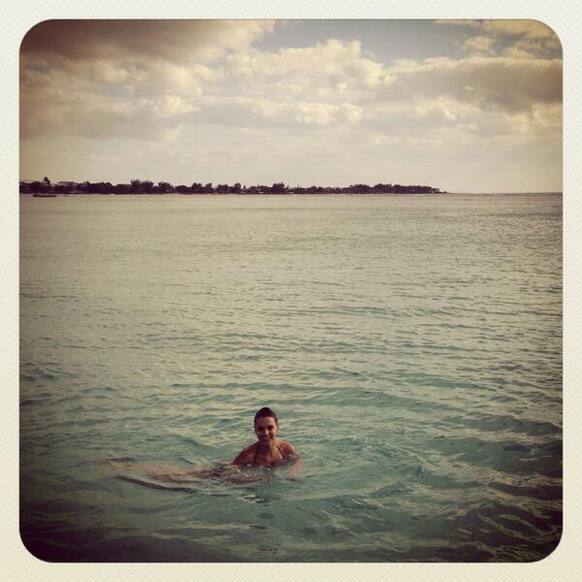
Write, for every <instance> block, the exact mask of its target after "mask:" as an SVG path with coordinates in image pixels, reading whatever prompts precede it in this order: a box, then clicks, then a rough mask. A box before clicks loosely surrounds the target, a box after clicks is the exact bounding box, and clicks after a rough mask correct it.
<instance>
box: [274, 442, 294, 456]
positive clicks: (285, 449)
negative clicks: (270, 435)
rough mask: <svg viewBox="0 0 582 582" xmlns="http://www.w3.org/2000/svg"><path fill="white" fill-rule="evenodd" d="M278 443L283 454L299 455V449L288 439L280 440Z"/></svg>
mask: <svg viewBox="0 0 582 582" xmlns="http://www.w3.org/2000/svg"><path fill="white" fill-rule="evenodd" d="M277 444H278V445H279V449H280V451H281V454H282V455H283V456H284V457H297V456H298V454H297V451H296V450H295V447H294V446H293V445H292V444H291V443H288V442H287V441H281V440H280V441H278V442H277Z"/></svg>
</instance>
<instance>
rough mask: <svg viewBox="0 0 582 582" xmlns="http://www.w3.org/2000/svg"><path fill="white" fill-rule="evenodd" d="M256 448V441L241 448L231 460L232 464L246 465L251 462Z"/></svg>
mask: <svg viewBox="0 0 582 582" xmlns="http://www.w3.org/2000/svg"><path fill="white" fill-rule="evenodd" d="M256 450H257V443H253V444H252V445H249V446H248V447H246V448H245V449H243V450H242V451H241V452H240V453H239V454H238V455H237V456H236V458H235V459H234V461H233V462H232V464H233V465H248V464H250V463H252V462H253V460H254V458H255V453H256Z"/></svg>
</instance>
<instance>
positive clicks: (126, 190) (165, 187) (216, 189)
mask: <svg viewBox="0 0 582 582" xmlns="http://www.w3.org/2000/svg"><path fill="white" fill-rule="evenodd" d="M19 191H20V193H21V194H35V195H38V196H41V197H47V198H49V197H52V195H53V194H70V195H77V194H114V195H126V194H144V195H152V194H186V195H188V194H191V195H197V194H239V195H240V194H249V195H281V194H309V195H317V194H447V192H446V191H445V190H442V191H441V190H440V189H439V188H434V187H433V186H422V185H419V184H414V185H403V184H382V183H378V184H375V185H374V186H370V185H368V184H351V185H350V186H307V187H304V186H288V185H285V184H284V183H283V182H275V183H274V184H272V185H271V186H267V185H265V184H259V185H253V186H246V185H242V184H241V183H240V182H236V183H235V184H233V185H232V186H230V185H228V184H217V185H216V186H214V185H213V184H212V182H208V183H206V184H204V185H203V184H202V183H201V182H193V183H192V184H191V185H190V186H186V185H185V184H179V185H177V186H174V185H173V184H170V183H169V182H158V183H157V184H154V183H153V182H152V181H151V180H131V182H130V183H129V184H112V183H111V182H88V181H85V182H69V181H61V182H56V183H52V182H51V181H50V180H49V178H48V177H46V176H45V177H44V179H43V180H42V181H38V180H35V181H32V182H26V181H20V183H19Z"/></svg>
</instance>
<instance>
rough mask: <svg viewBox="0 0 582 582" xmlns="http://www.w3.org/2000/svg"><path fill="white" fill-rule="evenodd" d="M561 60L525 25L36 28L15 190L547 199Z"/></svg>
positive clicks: (27, 48) (554, 166)
mask: <svg viewBox="0 0 582 582" xmlns="http://www.w3.org/2000/svg"><path fill="white" fill-rule="evenodd" d="M561 58H562V54H561V47H560V42H559V40H558V39H557V37H556V35H555V34H554V33H553V32H552V31H551V30H550V29H549V28H548V27H546V26H545V25H543V24H541V23H539V22H535V21H520V20H511V21H503V20H489V21H468V20H463V21H461V20H456V21H444V20H440V21H412V20H408V21H407V20H400V21H398V20H393V21H387V20H370V21H334V20H329V21H299V20H292V21H248V20H246V21H177V20H174V21H172V20H167V21H152V20H150V21H127V20H126V21H124V20H117V21H115V20H111V21H106V20H101V21H90V20H87V21H74V20H71V21H48V22H45V23H41V24H39V25H37V26H36V27H34V28H33V29H32V30H31V31H29V33H28V34H27V35H26V36H25V38H24V40H23V43H22V47H21V60H20V65H21V71H20V83H21V97H20V99H21V178H22V179H24V180H32V179H39V178H42V177H43V176H45V175H46V176H48V177H49V178H50V179H51V180H52V181H53V182H56V181H59V180H75V181H84V180H90V181H101V180H104V181H110V182H113V183H119V182H129V181H130V180H131V179H133V178H140V179H150V180H153V181H154V182H157V181H160V180H165V181H169V182H171V183H172V184H175V185H178V184H187V185H190V184H191V183H192V182H203V183H206V182H213V183H214V184H218V183H225V182H226V183H229V184H233V183H234V182H241V183H243V184H247V185H251V184H272V183H273V182H278V181H283V182H285V183H286V184H289V185H291V186H293V185H302V186H309V185H312V184H317V185H349V184H353V183H358V182H364V183H368V184H375V183H377V182H386V183H401V184H423V185H430V186H436V187H438V188H441V189H445V190H449V191H453V192H526V191H561V189H562V60H561Z"/></svg>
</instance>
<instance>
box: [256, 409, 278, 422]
mask: <svg viewBox="0 0 582 582" xmlns="http://www.w3.org/2000/svg"><path fill="white" fill-rule="evenodd" d="M265 416H270V417H271V418H274V419H275V423H276V424H277V426H278V425H279V419H278V418H277V415H276V414H275V411H274V410H271V409H270V408H269V407H268V406H263V408H261V409H260V410H259V411H258V412H257V414H255V420H254V422H257V420H259V418H264V417H265Z"/></svg>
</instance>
